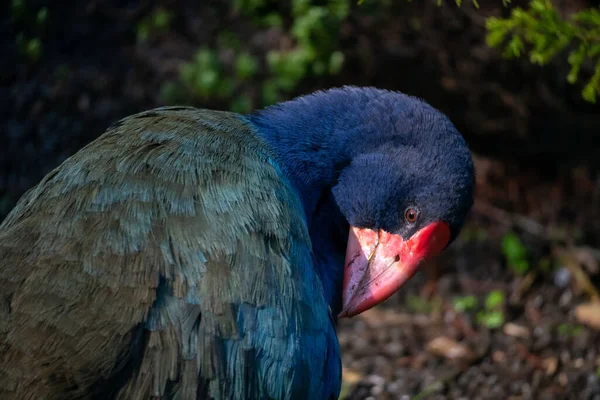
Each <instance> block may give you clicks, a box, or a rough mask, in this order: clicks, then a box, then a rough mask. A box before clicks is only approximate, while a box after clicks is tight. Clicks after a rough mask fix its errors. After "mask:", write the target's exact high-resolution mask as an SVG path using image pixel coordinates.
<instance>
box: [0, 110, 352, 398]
mask: <svg viewBox="0 0 600 400" xmlns="http://www.w3.org/2000/svg"><path fill="white" fill-rule="evenodd" d="M337 346H338V345H337V340H336V338H335V332H334V328H333V325H332V324H331V321H330V316H329V315H328V308H327V305H326V303H325V301H324V299H323V296H322V288H321V283H320V281H319V280H318V278H317V276H316V275H315V273H314V271H313V269H312V267H311V258H310V239H309V236H308V233H307V227H306V223H305V221H304V215H303V211H302V207H301V204H300V200H299V198H298V196H297V194H296V193H295V192H294V191H293V189H292V188H291V185H290V184H289V182H288V181H287V180H286V179H284V178H283V177H282V174H281V171H280V170H279V169H278V167H277V164H276V162H274V161H273V157H272V155H271V154H270V152H269V150H268V148H267V147H266V146H265V145H264V144H263V143H262V141H261V140H260V139H259V138H258V137H257V135H256V134H255V132H254V131H253V129H252V128H251V127H250V126H249V125H247V124H246V123H245V122H244V120H243V119H242V118H241V117H239V116H237V115H235V114H231V113H225V112H215V111H207V110H197V109H192V108H184V107H171V108H162V109H156V110H152V111H149V112H145V113H141V114H137V115H134V116H132V117H129V118H126V119H124V120H122V121H120V122H119V123H117V124H116V125H115V126H114V127H112V128H111V129H109V130H108V131H107V132H106V133H105V134H104V135H102V136H101V137H100V138H99V139H97V140H95V141H94V142H92V143H91V144H89V145H88V146H86V147H85V148H84V149H82V150H81V151H79V152H78V153H77V154H75V155H74V156H73V157H71V158H69V159H68V160H66V161H65V162H64V163H63V164H62V165H61V166H60V167H58V168H57V169H55V170H54V171H52V172H51V173H50V174H48V175H47V176H46V177H45V178H44V179H43V180H42V182H40V184H39V185H37V186H36V187H34V188H33V189H31V190H30V191H29V192H27V193H26V194H25V195H24V196H23V198H22V199H21V200H20V202H19V203H18V205H17V206H16V207H15V209H14V210H13V211H12V212H11V214H10V215H9V216H8V217H7V218H6V220H5V221H4V222H3V223H2V225H0V382H2V385H0V398H2V399H75V398H77V399H79V398H103V399H104V398H119V399H146V398H148V397H150V396H154V397H159V398H165V399H166V398H174V399H196V398H215V399H267V398H272V399H302V398H329V397H332V398H333V397H336V396H337V394H338V392H339V375H340V365H339V353H338V352H339V350H338V347H337Z"/></svg>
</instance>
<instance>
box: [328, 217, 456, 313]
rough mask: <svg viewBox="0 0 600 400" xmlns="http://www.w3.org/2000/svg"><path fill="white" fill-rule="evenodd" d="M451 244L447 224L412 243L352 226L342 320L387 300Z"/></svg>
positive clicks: (426, 231)
mask: <svg viewBox="0 0 600 400" xmlns="http://www.w3.org/2000/svg"><path fill="white" fill-rule="evenodd" d="M449 241H450V228H449V227H448V224H446V223H445V222H432V223H431V224H429V225H427V226H426V227H424V228H422V229H420V230H419V231H417V233H415V234H414V235H413V236H412V237H411V238H410V239H408V240H404V239H402V237H401V236H400V235H392V234H390V233H387V232H384V231H382V230H379V231H378V232H377V231H373V230H371V229H360V228H355V227H350V236H349V238H348V247H347V249H346V264H345V267H344V287H343V292H342V304H343V308H342V312H341V313H340V314H339V315H338V318H343V317H352V316H355V315H357V314H360V313H361V312H363V311H366V310H368V309H369V308H371V307H373V306H375V305H377V304H379V303H381V302H382V301H384V300H386V299H387V298H388V297H390V296H391V295H392V294H394V293H395V292H396V291H397V290H398V289H400V288H401V287H402V286H403V285H404V284H405V283H406V282H407V281H408V280H409V279H410V278H412V277H413V275H414V274H415V273H416V272H417V269H418V267H419V266H420V265H421V263H422V262H423V261H424V260H426V259H429V258H431V257H433V256H435V255H437V254H439V253H440V252H441V251H442V250H443V249H444V248H445V247H446V245H448V242H449Z"/></svg>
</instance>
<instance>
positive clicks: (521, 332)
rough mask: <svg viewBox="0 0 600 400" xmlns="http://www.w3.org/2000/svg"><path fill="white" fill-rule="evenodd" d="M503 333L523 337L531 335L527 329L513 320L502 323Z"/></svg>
mask: <svg viewBox="0 0 600 400" xmlns="http://www.w3.org/2000/svg"><path fill="white" fill-rule="evenodd" d="M504 334H505V335H507V336H513V337H520V338H524V339H526V338H528V337H530V336H531V333H530V332H529V329H527V328H526V327H524V326H521V325H518V324H515V323H513V322H508V323H506V324H504Z"/></svg>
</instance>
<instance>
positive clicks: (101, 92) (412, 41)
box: [0, 0, 600, 399]
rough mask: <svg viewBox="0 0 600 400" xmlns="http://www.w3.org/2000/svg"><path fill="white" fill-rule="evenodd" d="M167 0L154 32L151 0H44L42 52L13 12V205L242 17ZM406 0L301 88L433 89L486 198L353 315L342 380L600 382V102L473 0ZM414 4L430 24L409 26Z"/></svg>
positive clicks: (0, 70) (0, 201)
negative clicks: (467, 149) (487, 39)
mask: <svg viewBox="0 0 600 400" xmlns="http://www.w3.org/2000/svg"><path fill="white" fill-rule="evenodd" d="M44 3H45V2H42V1H31V2H29V3H28V4H30V5H31V7H33V8H35V7H39V5H40V4H44ZM46 3H47V2H46ZM163 3H165V4H166V5H168V6H172V7H174V9H176V10H178V14H177V16H176V24H174V29H173V32H169V33H168V34H166V35H164V36H163V37H161V38H159V39H157V40H155V41H152V42H150V43H145V44H139V43H137V42H136V38H135V32H134V30H133V29H132V26H134V25H135V23H136V21H138V20H139V19H140V18H141V16H142V15H143V14H144V12H147V10H148V9H149V8H150V7H151V6H152V5H153V4H154V2H151V1H149V2H138V1H125V2H117V1H107V0H96V1H89V2H78V3H75V2H73V4H67V3H64V4H62V3H59V2H56V3H54V5H48V9H49V15H50V17H49V21H48V27H47V31H46V33H45V36H44V41H43V43H44V48H43V56H42V59H41V61H40V62H38V63H35V64H34V65H31V64H29V63H27V62H26V61H25V60H23V59H22V57H20V55H19V54H18V51H17V48H16V46H15V36H16V34H17V30H18V29H17V28H18V27H16V26H15V24H14V23H13V22H12V21H11V19H10V18H9V17H8V16H7V15H8V14H5V13H2V14H0V45H1V49H2V55H3V56H2V57H1V58H0V91H1V93H2V96H0V120H1V121H2V124H0V139H1V144H0V220H1V219H2V218H3V217H4V216H5V214H6V213H7V212H8V211H9V210H10V208H11V207H12V206H13V205H14V203H15V202H16V200H17V199H18V197H19V196H20V195H21V194H22V193H23V192H24V191H25V190H27V189H28V188H30V187H31V186H33V185H34V184H35V183H37V182H38V181H39V180H40V179H41V177H42V176H43V175H44V174H46V173H47V172H48V171H49V170H51V169H52V168H54V167H56V166H57V165H58V164H59V163H60V162H61V161H63V160H64V159H65V158H66V157H68V156H69V155H71V154H73V153H74V152H75V151H77V150H78V149H79V148H81V147H82V146H83V145H85V144H86V143H88V142H89V141H90V140H92V139H94V138H95V137H97V136H98V135H99V134H101V133H102V132H103V131H104V130H105V129H106V128H107V127H108V126H109V125H110V124H112V123H114V122H115V121H116V120H118V119H120V118H122V117H124V116H126V115H129V114H132V113H134V112H137V111H141V110H144V109H147V108H151V107H154V106H157V105H159V104H161V100H160V98H159V87H160V83H161V82H162V81H164V80H165V79H169V78H170V77H172V76H173V75H174V74H176V71H177V66H178V65H179V63H180V62H181V61H182V60H185V59H188V58H189V57H191V55H192V54H193V53H194V51H195V49H197V47H198V45H199V44H202V43H210V42H211V40H212V38H213V36H214V35H215V32H216V31H218V29H219V22H220V23H225V22H223V21H226V22H227V23H230V24H233V23H234V22H235V21H236V18H237V17H235V16H231V15H230V13H229V12H228V10H227V8H226V7H221V6H216V11H215V12H216V13H217V15H216V16H215V15H214V14H211V13H210V12H207V11H206V7H204V8H202V7H201V6H200V5H198V3H197V2H193V1H181V2H173V1H172V2H169V1H166V2H163ZM400 3H402V2H398V4H397V5H395V6H394V7H396V8H397V9H395V12H393V13H386V14H385V15H377V14H376V15H369V16H360V15H354V14H352V16H351V17H350V18H349V19H348V22H347V23H346V24H345V25H344V27H343V32H344V34H343V35H342V42H341V45H342V49H343V50H344V52H345V53H346V55H347V58H348V62H347V64H346V66H345V68H344V70H343V71H342V73H341V74H340V75H339V76H337V77H335V78H332V79H331V80H318V79H312V80H310V79H309V80H308V81H307V82H306V83H305V84H303V85H302V87H301V88H299V89H298V93H305V92H310V91H312V90H314V89H317V88H320V87H329V86H334V85H340V84H347V83H351V84H360V85H367V84H368V85H376V86H380V87H386V88H390V89H399V90H402V91H405V92H408V93H410V94H414V95H418V96H421V97H424V98H425V99H426V100H428V101H430V102H431V103H432V104H433V105H435V106H436V107H438V108H440V109H441V110H443V111H444V112H446V113H447V114H448V115H449V116H450V117H451V119H452V120H453V121H455V123H456V124H457V126H458V127H459V128H460V129H461V131H463V132H464V134H465V136H466V137H467V139H468V141H469V142H470V143H471V144H472V146H473V148H474V150H475V151H476V153H477V158H476V162H477V170H478V193H477V201H476V205H475V208H474V210H473V213H472V216H471V218H470V220H469V222H468V224H467V226H466V228H465V230H464V232H463V234H462V235H461V237H460V238H459V239H458V240H457V242H456V243H454V244H453V245H452V247H451V249H449V251H448V252H446V253H445V254H444V255H443V256H441V257H440V259H439V260H438V268H437V270H436V268H433V267H430V268H427V269H426V270H425V271H424V272H422V273H421V274H419V275H418V276H417V277H416V278H415V279H414V280H413V281H412V282H411V283H410V284H409V285H408V286H407V287H406V288H405V289H404V290H402V291H401V293H399V294H398V295H396V296H394V297H393V298H391V299H390V300H389V301H388V302H386V304H384V305H383V306H380V307H378V308H376V309H374V310H371V311H369V312H367V313H365V314H364V315H361V316H358V317H355V318H353V319H351V320H343V321H341V323H340V331H339V337H340V343H341V346H342V350H343V362H344V366H345V368H346V374H345V387H344V394H345V395H346V396H347V397H348V398H350V399H367V398H373V399H388V398H389V399H394V398H403V397H402V396H408V397H406V398H416V399H419V398H421V399H425V398H427V399H438V398H439V399H446V398H448V399H459V398H465V399H475V398H477V399H480V398H481V399H488V398H489V399H507V398H510V399H538V398H539V399H562V398H564V399H600V333H599V332H600V321H598V319H599V318H600V309H599V308H598V306H597V304H598V303H589V302H590V301H591V300H593V299H594V298H596V297H597V288H598V286H599V284H600V272H599V267H598V265H599V262H600V250H599V249H600V207H599V204H600V176H599V174H598V170H597V167H598V162H597V161H598V160H599V159H600V157H599V156H600V140H599V137H598V134H597V132H598V129H599V128H600V113H598V108H597V106H591V105H588V104H584V103H583V102H582V101H581V100H580V98H579V93H578V89H576V88H573V87H570V86H568V85H566V84H565V83H564V75H565V72H564V71H565V68H566V66H565V65H563V64H562V63H560V62H559V63H557V64H553V65H551V66H549V67H548V68H546V69H541V68H537V67H532V66H530V65H529V64H528V63H527V62H520V61H517V62H513V61H505V60H502V59H501V58H500V56H499V55H498V54H496V53H494V52H493V51H491V50H489V49H487V47H486V46H485V44H484V42H483V24H482V18H481V16H480V15H479V14H477V13H475V12H474V11H472V10H469V9H463V10H458V9H456V8H455V7H442V8H437V7H434V6H431V5H429V4H428V3H422V2H413V4H410V5H407V4H400ZM415 3H419V4H415ZM490 3H491V2H490ZM498 3H500V2H498ZM563 3H565V2H563ZM210 4H213V2H210ZM214 4H221V3H218V2H214ZM565 4H567V3H565ZM568 4H573V2H571V3H568ZM483 6H484V7H489V9H484V10H483V11H482V12H484V11H485V12H488V13H500V12H502V11H501V9H499V8H498V7H496V6H489V5H483ZM2 7H4V6H2ZM211 10H212V9H211ZM213 11H214V10H213ZM211 12H212V11H211ZM219 13H220V14H219ZM52 16H60V17H56V18H54V19H53V18H52ZM415 18H416V19H417V21H418V22H419V24H420V26H421V28H420V29H419V30H418V31H415V30H414V29H412V28H410V27H411V26H415V23H414V21H415ZM236 26H237V25H236ZM239 29H240V30H242V31H243V30H244V29H247V27H245V26H244V25H240V27H239ZM244 34H245V35H247V36H248V38H249V39H248V41H249V42H250V43H252V46H253V47H252V51H257V52H260V51H263V52H264V51H265V49H268V47H269V46H271V45H272V44H270V43H271V42H272V40H271V41H270V39H269V37H270V36H269V35H266V36H265V34H264V32H261V31H251V30H250V31H247V32H244ZM270 34H271V35H273V34H274V33H273V32H271V33H270ZM275 34H276V32H275ZM261 35H262V36H261ZM249 90H252V88H250V89H249ZM197 105H199V106H205V107H211V108H220V107H222V104H219V103H218V102H211V101H206V102H204V103H199V104H197ZM523 249H525V250H523ZM435 271H438V272H437V273H436V272H435ZM440 271H441V273H440ZM436 276H439V279H437V280H438V282H437V285H436V286H434V285H432V282H434V281H435V279H433V278H434V277H436ZM428 277H429V278H430V279H429V282H428V283H426V281H428V279H427V278H428Z"/></svg>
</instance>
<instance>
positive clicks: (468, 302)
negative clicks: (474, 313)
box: [454, 296, 479, 312]
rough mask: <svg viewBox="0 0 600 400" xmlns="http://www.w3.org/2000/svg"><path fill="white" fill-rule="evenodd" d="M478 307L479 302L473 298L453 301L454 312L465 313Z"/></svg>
mask: <svg viewBox="0 0 600 400" xmlns="http://www.w3.org/2000/svg"><path fill="white" fill-rule="evenodd" d="M478 306H479V301H477V297H475V296H462V297H457V298H456V299H454V310H455V311H456V312H466V311H471V310H474V309H475V308H477V307H478Z"/></svg>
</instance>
